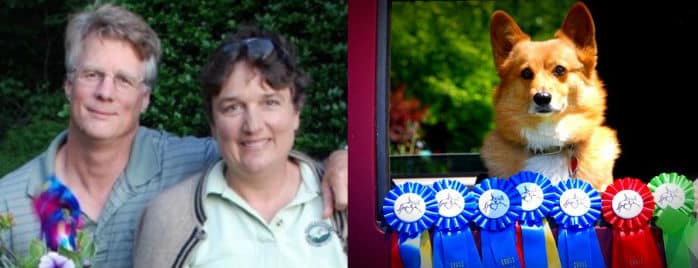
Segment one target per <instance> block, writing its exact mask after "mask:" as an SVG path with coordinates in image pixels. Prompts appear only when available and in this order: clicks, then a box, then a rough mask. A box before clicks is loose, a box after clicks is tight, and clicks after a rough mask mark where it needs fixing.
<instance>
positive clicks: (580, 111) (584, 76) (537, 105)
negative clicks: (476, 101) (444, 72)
mask: <svg viewBox="0 0 698 268" xmlns="http://www.w3.org/2000/svg"><path fill="white" fill-rule="evenodd" d="M594 31H595V30H594V23H593V20H592V18H591V14H590V13H589V10H588V9H587V8H586V6H584V5H583V4H576V5H574V6H573V7H572V8H571V9H570V11H569V13H568V14H567V17H566V18H565V20H564V22H563V24H562V27H561V28H560V30H559V31H558V32H557V33H556V34H555V38H553V39H550V40H546V41H531V40H530V37H529V36H528V35H526V34H525V33H524V32H523V31H522V30H521V29H520V28H519V26H518V25H517V24H516V22H515V21H514V20H513V19H512V18H511V17H510V16H509V15H508V14H507V13H505V12H503V11H497V12H496V13H495V14H494V15H493V17H492V25H491V29H490V35H491V40H492V48H493V52H494V61H495V65H496V68H497V72H498V74H499V77H500V79H501V82H500V85H499V86H498V87H497V90H496V92H495V94H494V106H495V120H496V123H497V127H498V128H499V129H500V131H502V130H503V129H504V131H505V132H506V131H507V129H509V130H510V132H511V135H512V136H519V137H522V136H526V135H525V134H523V132H525V131H522V130H526V131H533V132H536V131H543V130H541V129H550V130H551V131H552V132H559V133H548V134H543V135H548V136H551V137H552V136H555V137H556V138H557V139H572V138H573V137H569V136H571V135H572V136H573V135H575V134H576V133H575V131H576V127H581V125H575V124H574V120H570V121H569V122H564V120H565V119H566V118H570V116H574V115H579V117H578V118H577V120H591V121H580V122H579V123H580V124H587V123H591V124H595V125H598V124H599V123H600V122H602V121H603V112H604V110H605V96H606V93H605V91H604V89H603V86H602V83H601V81H600V80H599V79H598V78H597V75H596V71H595V69H596V40H595V38H594V34H595V33H594ZM541 125H545V126H544V127H542V126H541ZM563 132H564V133H563ZM567 132H572V133H567ZM511 138H512V139H513V138H514V137H511ZM523 138H525V137H523ZM560 142H562V143H564V142H566V141H565V140H560V141H555V142H549V143H550V144H554V143H560ZM546 143H548V142H546Z"/></svg>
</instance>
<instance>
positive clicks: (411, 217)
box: [383, 182, 438, 268]
mask: <svg viewBox="0 0 698 268" xmlns="http://www.w3.org/2000/svg"><path fill="white" fill-rule="evenodd" d="M434 195H435V192H434V190H432V189H431V188H430V187H427V186H424V185H421V184H419V183H415V182H406V183H404V184H401V185H397V186H395V187H394V188H393V189H392V190H390V192H388V194H387V196H386V197H385V198H384V199H383V217H385V221H386V222H387V223H388V225H390V227H392V228H393V229H394V230H395V231H397V233H398V239H397V240H398V241H397V243H398V251H399V252H400V258H401V260H402V264H403V265H404V267H405V268H418V267H425V266H426V267H430V266H431V263H430V262H428V260H427V259H425V260H424V263H422V258H421V254H422V253H421V250H420V245H424V243H423V242H422V240H421V238H420V235H421V234H422V232H423V231H424V230H427V229H429V228H430V227H431V225H432V224H433V223H434V220H435V219H436V216H437V214H438V207H437V204H436V199H434ZM426 236H427V237H428V236H429V233H428V232H427V233H426Z"/></svg>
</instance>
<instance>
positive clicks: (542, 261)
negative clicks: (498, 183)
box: [509, 171, 560, 268]
mask: <svg viewBox="0 0 698 268" xmlns="http://www.w3.org/2000/svg"><path fill="white" fill-rule="evenodd" d="M509 181H511V182H512V183H514V185H516V190H517V191H518V192H519V194H520V195H521V215H520V216H519V219H518V220H519V222H520V224H521V240H522V242H523V243H522V244H523V258H524V264H525V265H526V266H528V267H541V268H545V267H560V257H559V256H558V254H557V249H556V246H555V241H554V240H552V241H551V242H552V243H550V244H549V245H548V244H547V243H546V236H548V237H552V236H553V235H552V232H551V231H550V227H548V228H545V227H546V226H547V225H548V223H547V221H544V220H545V217H547V216H548V213H549V212H550V210H551V209H552V207H553V206H554V205H555V202H554V201H553V200H557V199H558V198H559V196H557V193H556V191H555V190H554V187H553V186H552V184H550V180H548V178H546V177H545V176H543V175H542V174H539V173H535V172H531V171H522V172H519V173H517V174H514V175H513V176H512V177H510V178H509ZM551 246H552V248H553V249H555V250H553V251H552V254H550V256H548V254H547V253H546V252H547V249H548V248H550V247H551Z"/></svg>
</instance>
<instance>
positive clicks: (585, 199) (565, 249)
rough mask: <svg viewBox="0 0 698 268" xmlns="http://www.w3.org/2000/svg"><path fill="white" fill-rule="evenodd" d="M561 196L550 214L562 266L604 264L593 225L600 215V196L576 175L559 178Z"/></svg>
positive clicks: (600, 266)
mask: <svg viewBox="0 0 698 268" xmlns="http://www.w3.org/2000/svg"><path fill="white" fill-rule="evenodd" d="M555 190H556V191H557V193H558V195H559V196H560V198H559V199H558V200H557V201H556V202H555V204H556V206H554V207H553V209H552V210H551V211H550V215H551V216H552V217H553V218H554V219H555V221H556V222H557V224H558V236H557V247H558V253H559V255H560V262H561V264H562V267H564V268H575V267H595V268H596V267H599V268H603V267H606V265H605V263H604V260H603V255H602V253H601V247H600V246H599V240H598V238H597V236H596V230H595V229H594V226H595V224H596V221H597V220H598V219H599V217H600V216H601V196H600V195H599V193H598V192H597V191H596V190H595V189H594V187H592V186H591V184H589V183H587V182H585V181H582V180H579V179H567V180H564V181H561V182H560V183H559V184H558V185H557V187H556V188H555Z"/></svg>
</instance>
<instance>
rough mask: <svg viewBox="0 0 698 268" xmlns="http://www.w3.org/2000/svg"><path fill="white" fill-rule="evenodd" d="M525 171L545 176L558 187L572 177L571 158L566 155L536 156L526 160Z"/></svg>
mask: <svg viewBox="0 0 698 268" xmlns="http://www.w3.org/2000/svg"><path fill="white" fill-rule="evenodd" d="M524 170H528V171H533V172H538V173H540V174H543V175H544V176H546V177H548V179H550V182H551V183H552V184H553V185H557V183H558V182H560V181H561V180H564V179H567V178H569V176H570V158H569V156H567V154H564V153H557V154H541V155H534V156H531V157H530V158H529V159H527V160H526V163H524Z"/></svg>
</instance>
